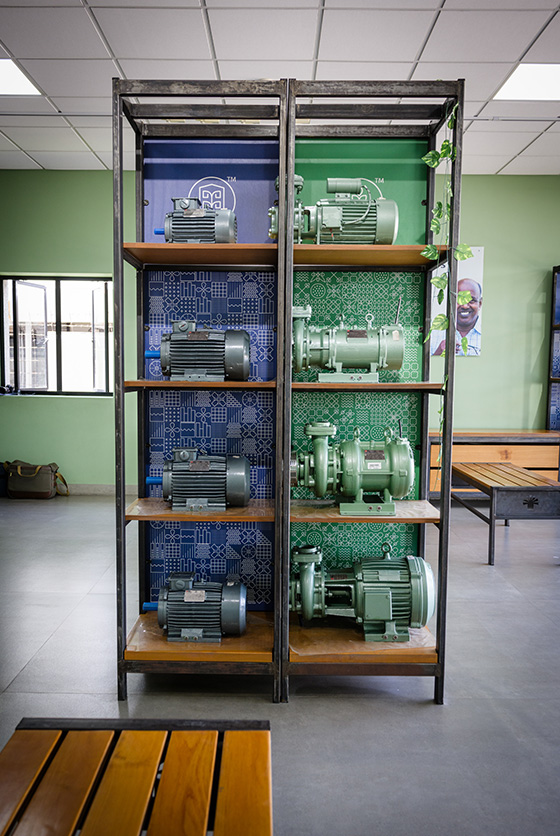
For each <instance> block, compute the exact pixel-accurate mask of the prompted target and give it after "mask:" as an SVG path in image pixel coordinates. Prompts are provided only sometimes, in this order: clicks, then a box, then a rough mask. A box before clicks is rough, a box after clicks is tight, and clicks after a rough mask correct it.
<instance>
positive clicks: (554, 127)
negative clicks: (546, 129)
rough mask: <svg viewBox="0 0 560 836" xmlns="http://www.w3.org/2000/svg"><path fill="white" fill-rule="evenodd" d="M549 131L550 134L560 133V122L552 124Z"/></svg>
mask: <svg viewBox="0 0 560 836" xmlns="http://www.w3.org/2000/svg"><path fill="white" fill-rule="evenodd" d="M550 131H551V132H552V131H560V121H559V122H553V124H552V125H551V127H550Z"/></svg>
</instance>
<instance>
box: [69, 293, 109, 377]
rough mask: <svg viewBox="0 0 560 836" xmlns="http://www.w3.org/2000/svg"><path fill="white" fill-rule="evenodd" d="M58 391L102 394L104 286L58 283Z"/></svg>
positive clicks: (103, 375)
mask: <svg viewBox="0 0 560 836" xmlns="http://www.w3.org/2000/svg"><path fill="white" fill-rule="evenodd" d="M60 320H61V353H62V389H63V390H64V391H67V392H105V391H107V381H106V372H105V357H106V352H105V282H103V281H71V280H62V281H61V282H60Z"/></svg>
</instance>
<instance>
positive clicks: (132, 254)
mask: <svg viewBox="0 0 560 836" xmlns="http://www.w3.org/2000/svg"><path fill="white" fill-rule="evenodd" d="M123 251H124V258H125V259H126V260H127V261H129V262H130V263H131V264H134V265H135V264H136V263H140V264H142V265H145V264H162V265H177V266H183V265H192V266H193V267H195V266H197V265H201V264H202V265H205V266H209V265H213V266H215V267H216V269H217V270H218V269H224V268H227V267H230V266H234V265H238V266H243V265H247V266H248V265H259V266H260V265H266V266H270V267H274V268H275V267H276V262H277V258H278V245H277V244H165V243H161V244H160V243H158V244H145V243H125V244H123Z"/></svg>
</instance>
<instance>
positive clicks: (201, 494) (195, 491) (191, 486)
mask: <svg viewBox="0 0 560 836" xmlns="http://www.w3.org/2000/svg"><path fill="white" fill-rule="evenodd" d="M146 484H147V485H161V486H162V493H163V498H164V499H165V501H166V502H171V507H172V509H173V511H187V512H193V513H196V512H197V511H225V510H226V508H227V507H228V506H230V505H233V506H238V507H242V506H245V505H248V504H249V494H250V487H251V466H250V464H249V460H248V459H247V458H246V457H245V456H236V455H230V456H220V455H215V456H213V455H207V454H206V453H201V452H199V451H198V450H197V449H196V447H176V448H175V449H174V450H173V458H172V459H171V460H170V461H166V462H165V463H164V465H163V477H158V476H148V478H147V479H146Z"/></svg>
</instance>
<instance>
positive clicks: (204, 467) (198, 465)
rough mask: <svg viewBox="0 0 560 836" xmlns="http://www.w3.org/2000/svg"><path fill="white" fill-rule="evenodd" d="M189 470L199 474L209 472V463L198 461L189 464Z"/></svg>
mask: <svg viewBox="0 0 560 836" xmlns="http://www.w3.org/2000/svg"><path fill="white" fill-rule="evenodd" d="M189 470H193V471H195V472H196V471H198V472H199V473H204V472H205V471H208V470H210V462H208V461H204V462H201V461H198V459H197V460H196V461H194V462H189Z"/></svg>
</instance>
